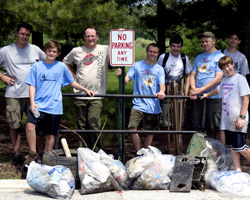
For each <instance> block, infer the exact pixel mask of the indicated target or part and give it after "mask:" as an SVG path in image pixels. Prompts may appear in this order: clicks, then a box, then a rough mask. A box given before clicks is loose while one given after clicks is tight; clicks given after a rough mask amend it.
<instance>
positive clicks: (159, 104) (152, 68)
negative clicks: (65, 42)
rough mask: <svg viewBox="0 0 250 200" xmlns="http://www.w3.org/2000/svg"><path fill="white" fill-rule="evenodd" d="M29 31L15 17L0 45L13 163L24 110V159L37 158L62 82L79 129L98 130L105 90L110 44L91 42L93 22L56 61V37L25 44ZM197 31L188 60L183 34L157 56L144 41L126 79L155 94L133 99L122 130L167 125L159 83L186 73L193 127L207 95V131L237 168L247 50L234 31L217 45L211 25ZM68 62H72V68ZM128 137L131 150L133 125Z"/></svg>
mask: <svg viewBox="0 0 250 200" xmlns="http://www.w3.org/2000/svg"><path fill="white" fill-rule="evenodd" d="M31 33H32V26H31V25H30V24H28V23H26V22H22V23H20V24H19V25H18V27H17V30H16V36H17V40H16V42H15V43H13V44H11V45H8V46H5V47H2V48H1V49H0V66H3V67H4V68H5V69H6V75H5V74H3V73H0V80H1V81H3V82H4V83H6V84H7V88H6V92H5V97H6V103H7V106H6V118H7V120H8V122H9V127H10V139H11V142H12V145H13V149H14V154H15V156H14V158H13V164H14V165H18V164H20V163H21V162H22V157H21V153H20V133H19V131H18V130H19V127H20V125H21V120H22V116H23V113H25V114H26V115H27V121H26V137H27V141H28V144H29V150H30V151H29V154H28V156H27V158H26V160H25V162H24V164H27V165H28V164H29V163H30V162H31V161H33V160H36V161H39V162H40V161H41V158H42V155H43V154H44V153H46V152H49V151H50V150H51V149H52V148H53V146H54V143H55V135H56V134H57V132H58V129H59V126H60V120H61V116H62V114H63V106H62V92H61V87H64V86H66V85H70V86H71V87H73V88H74V92H75V94H80V95H79V96H76V97H75V100H74V107H75V113H76V121H77V127H78V129H82V130H84V129H93V130H99V129H100V115H101V111H102V107H103V99H102V98H100V97H95V94H105V93H106V89H107V72H108V66H109V57H110V55H109V47H108V46H106V45H99V44H97V41H98V38H99V35H98V31H97V29H96V28H95V27H87V28H86V29H85V30H84V33H83V38H84V41H85V43H86V44H85V45H84V46H81V47H76V48H73V49H72V50H71V51H70V52H69V53H68V55H67V56H66V57H65V58H64V59H63V61H62V62H59V61H56V58H57V57H58V56H59V55H60V53H61V46H60V44H59V43H58V42H56V41H53V40H51V41H49V42H48V43H46V44H45V47H44V51H42V50H41V49H40V48H38V47H37V46H35V45H32V44H29V43H28V40H29V37H30V34H31ZM198 38H200V39H201V43H202V46H203V48H204V50H205V52H204V53H202V54H199V55H198V56H197V57H196V58H195V60H194V64H193V67H192V65H191V63H190V61H189V59H188V57H187V56H186V55H185V54H182V53H181V52H180V51H181V49H182V47H183V39H182V38H181V36H179V35H173V36H172V37H171V39H170V42H169V47H170V49H171V51H170V52H169V53H164V54H162V55H160V56H159V52H160V49H159V47H158V46H157V44H155V43H151V44H149V45H148V47H147V49H146V54H147V56H146V59H145V60H141V61H139V62H135V64H134V65H133V66H131V67H130V68H129V70H128V72H127V74H126V76H125V84H127V83H128V82H129V81H132V80H134V83H133V94H136V95H155V98H133V107H132V110H131V114H130V118H129V125H128V129H129V130H137V129H138V128H139V126H140V125H141V128H142V129H144V130H155V129H156V128H157V127H158V125H159V121H161V124H160V126H161V129H162V130H167V127H168V126H169V124H168V123H169V122H168V116H167V115H168V113H167V112H166V110H167V105H168V104H167V103H166V98H165V97H166V96H165V95H166V86H167V85H168V84H169V82H170V81H176V82H180V80H181V79H182V78H183V77H184V76H185V89H184V94H185V96H187V95H188V94H189V95H190V99H192V100H194V106H193V112H194V113H195V114H194V115H193V116H194V129H195V130H200V129H201V127H202V120H201V119H202V115H203V101H204V99H206V100H205V103H206V130H207V131H212V132H215V135H216V138H217V139H218V140H220V141H221V142H222V143H223V144H225V145H226V146H227V147H228V148H230V152H231V155H232V159H233V163H234V167H235V169H236V170H241V168H240V154H242V155H243V156H245V157H246V158H247V159H248V161H249V162H250V151H249V146H248V145H247V144H246V132H247V126H248V111H247V110H248V103H249V95H250V89H249V86H248V83H247V80H246V78H245V77H246V75H247V74H248V73H249V68H248V63H247V59H246V57H245V56H244V55H243V54H242V53H240V52H239V51H238V50H237V46H238V44H239V43H240V41H241V38H240V35H239V34H238V33H232V34H230V35H229V38H228V41H229V47H228V48H227V49H225V50H222V51H220V50H217V49H216V47H215V43H216V39H215V35H214V34H213V33H212V32H204V33H201V34H198ZM225 55H226V56H225ZM158 57H159V58H158ZM157 58H158V62H157V63H155V60H156V59H157ZM72 64H75V65H76V66H77V69H76V72H75V73H74V72H73V70H72V68H71V66H72ZM116 73H117V75H118V76H119V75H121V70H120V69H119V68H118V69H117V71H116ZM244 76H245V77H244ZM190 87H191V89H190ZM81 95H86V96H84V97H83V96H81ZM35 110H38V111H39V112H40V116H39V117H37V116H35V115H34V112H35ZM160 118H161V120H160ZM225 135H226V136H225ZM130 136H131V140H132V142H133V145H134V147H135V149H136V151H138V150H140V149H141V141H140V136H139V135H138V134H137V133H134V132H133V133H131V134H130ZM44 138H45V145H44ZM163 138H164V149H163V153H165V154H169V145H168V144H169V141H168V135H167V134H164V136H163ZM84 139H85V140H86V141H87V144H88V147H89V148H93V146H94V144H95V142H96V140H97V135H95V134H84ZM152 141H153V134H147V135H146V138H145V144H144V147H145V148H148V146H149V145H151V143H152ZM97 148H100V144H99V145H97Z"/></svg>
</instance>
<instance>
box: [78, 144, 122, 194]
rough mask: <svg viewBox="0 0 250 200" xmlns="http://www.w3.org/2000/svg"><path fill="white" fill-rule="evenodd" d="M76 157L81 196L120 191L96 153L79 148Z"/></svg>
mask: <svg viewBox="0 0 250 200" xmlns="http://www.w3.org/2000/svg"><path fill="white" fill-rule="evenodd" d="M77 155H78V170H79V177H80V185H81V191H80V193H81V194H92V193H97V192H104V191H108V190H116V191H119V190H122V188H121V187H120V186H119V184H118V183H117V182H116V180H115V179H114V178H113V176H112V175H111V173H110V171H109V169H108V167H107V166H106V165H104V164H103V163H101V160H100V156H99V155H98V153H95V152H94V151H92V150H90V149H88V148H83V147H80V148H78V149H77Z"/></svg>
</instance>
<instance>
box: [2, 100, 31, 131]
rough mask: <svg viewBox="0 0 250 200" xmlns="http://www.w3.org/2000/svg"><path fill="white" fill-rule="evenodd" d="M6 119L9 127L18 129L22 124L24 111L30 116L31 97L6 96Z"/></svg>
mask: <svg viewBox="0 0 250 200" xmlns="http://www.w3.org/2000/svg"><path fill="white" fill-rule="evenodd" d="M6 103H7V105H6V119H7V121H8V122H9V127H10V128H13V129H18V128H19V127H20V125H21V122H22V118H23V113H25V114H26V116H28V112H29V107H30V99H29V98H6Z"/></svg>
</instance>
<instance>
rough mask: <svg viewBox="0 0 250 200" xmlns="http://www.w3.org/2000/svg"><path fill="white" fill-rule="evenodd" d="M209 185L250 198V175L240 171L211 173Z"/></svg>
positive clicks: (224, 191) (223, 191) (221, 190)
mask: <svg viewBox="0 0 250 200" xmlns="http://www.w3.org/2000/svg"><path fill="white" fill-rule="evenodd" d="M206 181H207V184H208V185H210V186H211V187H212V188H213V189H215V190H217V191H219V192H222V193H228V194H233V195H240V196H250V174H248V173H245V172H239V171H222V172H211V173H210V174H209V176H208V177H207V180H206Z"/></svg>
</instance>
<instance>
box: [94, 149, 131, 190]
mask: <svg viewBox="0 0 250 200" xmlns="http://www.w3.org/2000/svg"><path fill="white" fill-rule="evenodd" d="M98 154H99V156H100V159H101V162H102V163H103V164H104V165H106V166H107V167H108V168H109V171H110V173H111V174H112V176H113V177H114V178H115V180H116V181H117V182H118V183H119V185H120V186H121V187H122V188H123V189H127V188H128V186H129V185H130V184H131V181H130V180H129V178H128V174H127V172H126V170H125V167H124V165H123V163H122V162H120V161H119V160H114V159H113V158H114V156H113V155H107V154H106V153H105V152H104V151H103V150H100V151H99V152H98Z"/></svg>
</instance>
